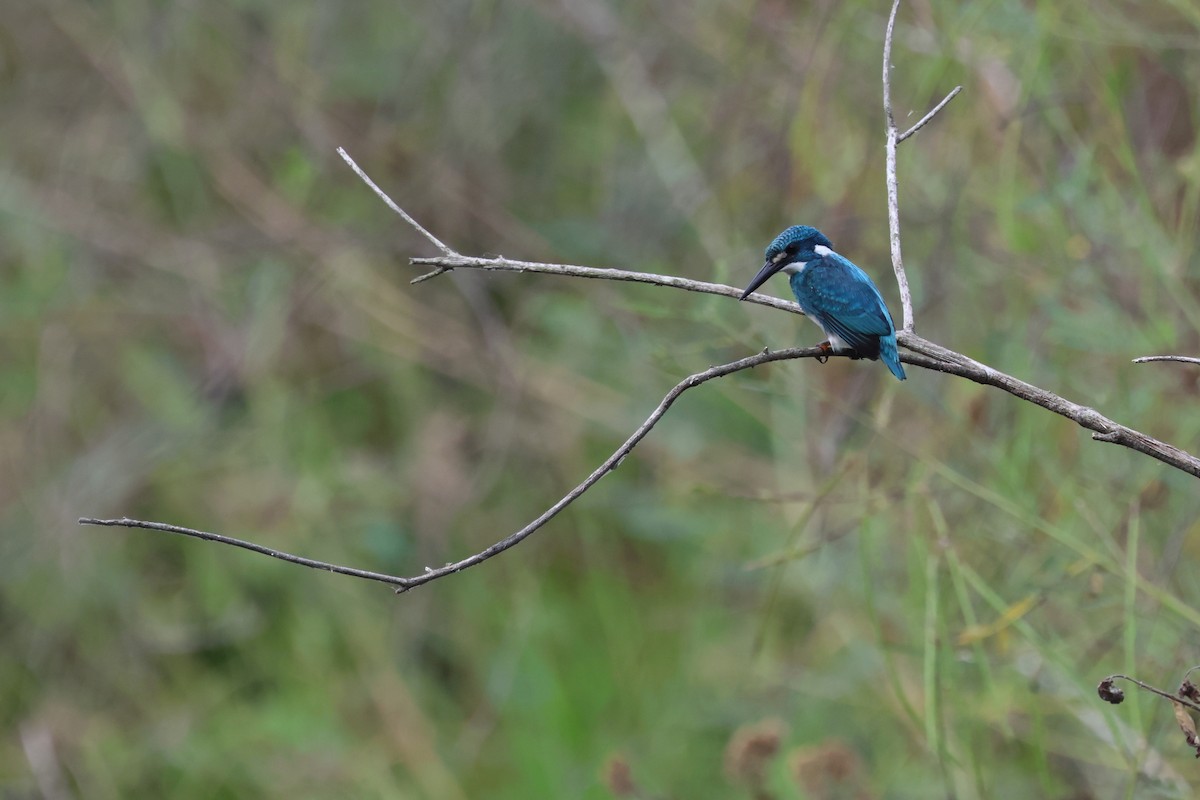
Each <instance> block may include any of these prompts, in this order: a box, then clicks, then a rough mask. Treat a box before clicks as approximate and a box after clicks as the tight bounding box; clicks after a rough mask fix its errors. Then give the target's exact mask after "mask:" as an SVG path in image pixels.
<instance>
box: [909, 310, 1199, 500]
mask: <svg viewBox="0 0 1200 800" xmlns="http://www.w3.org/2000/svg"><path fill="white" fill-rule="evenodd" d="M896 338H897V340H898V341H899V343H900V344H901V345H903V346H904V347H907V348H908V349H909V350H913V351H915V352H917V353H922V354H924V355H927V356H929V357H930V359H931V360H930V362H924V361H918V360H916V359H909V358H905V359H903V360H904V361H906V362H907V363H910V364H915V365H917V366H921V367H925V368H927V369H932V370H936V371H938V372H944V373H947V374H950V375H957V376H958V377H960V378H966V379H967V380H971V381H974V382H975V383H979V384H983V385H984V386H994V387H996V388H997V389H1002V390H1004V391H1006V392H1008V393H1009V394H1011V395H1013V396H1014V397H1019V398H1021V399H1022V400H1026V401H1028V402H1030V403H1033V404H1034V405H1037V406H1041V407H1042V408H1044V409H1046V410H1047V411H1053V412H1054V413H1055V414H1059V415H1061V416H1064V417H1066V418H1067V419H1069V420H1072V421H1073V422H1075V423H1076V424H1078V425H1079V426H1080V427H1082V428H1086V429H1088V430H1090V431H1092V438H1093V439H1095V440H1096V441H1098V442H1111V443H1112V444H1119V445H1121V446H1122V447H1127V448H1129V449H1130V450H1135V451H1137V452H1139V453H1143V454H1144V455H1148V456H1150V457H1151V458H1155V459H1157V460H1159V461H1161V462H1163V463H1164V464H1168V465H1170V466H1172V467H1175V468H1176V469H1178V470H1181V471H1183V472H1186V473H1187V474H1189V475H1191V476H1193V477H1197V478H1200V458H1197V457H1196V456H1193V455H1191V454H1190V453H1187V452H1184V451H1183V450H1180V449H1179V448H1178V447H1175V446H1173V445H1169V444H1167V443H1165V442H1161V441H1159V440H1158V439H1155V438H1153V437H1151V436H1147V435H1146V434H1144V433H1142V432H1140V431H1137V430H1134V429H1133V428H1128V427H1126V426H1124V425H1121V424H1119V423H1117V422H1114V421H1112V420H1111V419H1109V418H1108V417H1106V416H1104V415H1103V414H1101V413H1100V412H1099V411H1096V410H1095V409H1094V408H1089V407H1088V406H1083V405H1079V404H1078V403H1073V402H1071V401H1070V400H1067V399H1065V398H1063V397H1060V396H1059V395H1057V394H1055V393H1054V392H1049V391H1046V390H1045V389H1042V388H1039V387H1037V386H1034V385H1033V384H1031V383H1026V382H1025V381H1022V380H1019V379H1017V378H1014V377H1012V376H1011V375H1006V374H1005V373H1003V372H1000V371H999V370H997V369H994V368H993V367H989V366H988V365H987V364H983V363H980V362H978V361H975V360H974V359H972V358H968V357H967V356H965V355H963V354H962V353H957V352H955V351H953V350H950V349H949V348H946V347H942V346H941V345H939V344H935V343H933V342H931V341H929V340H928V339H923V338H921V337H920V336H917V335H916V334H914V333H906V332H901V333H899V334H897V337H896Z"/></svg>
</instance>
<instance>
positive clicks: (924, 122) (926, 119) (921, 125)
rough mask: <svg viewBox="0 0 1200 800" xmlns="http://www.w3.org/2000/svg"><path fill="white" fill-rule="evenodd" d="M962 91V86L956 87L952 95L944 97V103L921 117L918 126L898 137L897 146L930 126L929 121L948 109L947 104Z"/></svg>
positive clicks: (951, 92) (952, 90) (951, 91)
mask: <svg viewBox="0 0 1200 800" xmlns="http://www.w3.org/2000/svg"><path fill="white" fill-rule="evenodd" d="M961 91H962V87H961V86H955V87H954V88H953V89H951V90H950V94H948V95H946V96H945V97H943V98H942V102H940V103H938V104H937V105H936V106H934V107H933V110H932V111H930V112H929V113H928V114H926V115H925V116H923V117H921V119H920V121H919V122H917V124H916V125H913V126H912V127H911V128H909V129H908V130H906V131H905V132H904V133H902V134H900V135H899V136H897V137H896V144H900V142H903V141H904V140H905V139H907V138H908V137H910V136H912V135H913V134H914V133H916V132H917V131H919V130H921V128H924V127H925V126H926V125H928V124H929V121H930V120H932V119H933V118H934V117H936V116H937V114H938V112H939V111H941V110H942V109H943V108H945V107H946V104H947V103H949V102H950V101H951V100H953V99H954V98H956V97H958V93H959V92H961Z"/></svg>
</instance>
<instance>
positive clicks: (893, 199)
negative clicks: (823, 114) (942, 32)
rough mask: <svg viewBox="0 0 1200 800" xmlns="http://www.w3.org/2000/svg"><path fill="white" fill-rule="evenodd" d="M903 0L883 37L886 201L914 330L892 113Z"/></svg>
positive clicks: (903, 306) (899, 280)
mask: <svg viewBox="0 0 1200 800" xmlns="http://www.w3.org/2000/svg"><path fill="white" fill-rule="evenodd" d="M899 9H900V0H894V2H893V3H892V13H891V15H890V16H889V17H888V24H887V32H886V33H885V34H884V37H883V115H884V117H885V118H886V132H887V144H886V147H887V166H886V170H887V204H888V231H889V233H890V240H891V246H892V270H893V271H894V272H895V273H896V285H897V286H898V287H899V288H900V310H901V312H902V313H903V320H902V323H903V324H902V325H901V326H900V327H901V330H904V331H907V332H909V333H911V332H912V330H913V310H912V294H911V293H910V292H909V289H908V275H906V274H905V272H904V258H903V257H902V256H901V254H900V188H899V186H898V185H897V183H896V145H897V144H898V143H899V141H900V133H899V131H898V130H897V129H896V117H895V115H894V114H893V113H892V38H893V35H894V34H895V31H896V12H897V11H898V10H899Z"/></svg>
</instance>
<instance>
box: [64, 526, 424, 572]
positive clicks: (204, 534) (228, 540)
mask: <svg viewBox="0 0 1200 800" xmlns="http://www.w3.org/2000/svg"><path fill="white" fill-rule="evenodd" d="M79 524H80V525H103V526H105V527H109V528H145V529H146V530H150V531H163V532H164V533H177V534H179V535H181V536H191V537H192V538H193V539H203V540H205V541H206V542H218V543H220V544H228V545H233V546H234V547H241V548H244V549H246V550H250V551H252V552H255V553H261V554H262V555H264V556H270V557H271V558H278V559H280V560H281V561H287V562H290V563H292V564H299V565H300V566H302V567H312V568H313V569H323V570H326V571H327V572H336V573H338V574H339V575H352V576H354V577H355V578H365V579H366V580H369V581H381V582H383V583H390V584H392V585H393V586H400V587H403V586H404V584H405V579H404V578H397V577H396V576H395V575H384V574H383V573H380V572H371V571H369V570H365V569H355V568H354V567H339V566H338V565H336V564H328V563H326V562H324V561H317V560H315V559H311V558H304V557H302V556H294V555H292V554H291V553H285V552H283V551H282V550H274V549H272V548H270V547H264V546H263V545H261V544H255V543H254V542H247V541H244V540H242V539H234V538H233V537H232V536H223V535H221V534H219V533H209V532H208V531H198V530H195V529H194V528H183V527H180V526H179V525H167V524H166V523H163V522H146V521H145V520H140V519H129V518H128V517H121V518H120V519H94V518H92V517H80V518H79Z"/></svg>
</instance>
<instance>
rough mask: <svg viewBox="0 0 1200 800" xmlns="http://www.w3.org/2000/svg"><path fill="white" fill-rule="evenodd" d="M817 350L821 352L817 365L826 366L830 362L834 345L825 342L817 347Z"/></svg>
mask: <svg viewBox="0 0 1200 800" xmlns="http://www.w3.org/2000/svg"><path fill="white" fill-rule="evenodd" d="M817 348H818V349H820V351H821V355H819V356H817V357H816V359H817V363H818V364H824V363H825V362H826V361H828V360H829V355H830V354H831V353H832V352H833V345H831V344H830V343H829V342H828V341H825V342H821V343H820V344H819V345H817Z"/></svg>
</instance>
